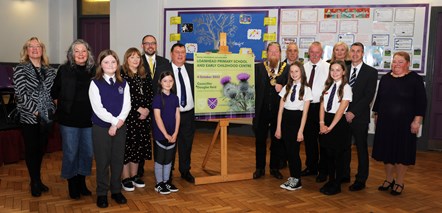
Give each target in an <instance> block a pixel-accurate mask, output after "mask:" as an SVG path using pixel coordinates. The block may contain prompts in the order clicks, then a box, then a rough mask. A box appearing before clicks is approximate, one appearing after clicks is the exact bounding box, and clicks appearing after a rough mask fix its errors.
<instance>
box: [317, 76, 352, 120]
mask: <svg viewBox="0 0 442 213" xmlns="http://www.w3.org/2000/svg"><path fill="white" fill-rule="evenodd" d="M341 83H342V82H341V81H337V82H334V83H333V84H332V85H331V86H330V88H329V89H328V90H327V92H326V93H325V94H324V104H323V105H324V110H325V112H328V113H336V111H338V108H339V105H340V104H341V103H340V102H339V96H338V94H339V92H338V91H339V86H341ZM335 84H336V92H335V95H334V99H333V105H332V108H331V110H330V111H327V103H328V99H329V98H330V93H331V91H332V89H333V86H334V85H335ZM343 93H344V94H342V100H343V101H344V100H348V101H350V102H351V101H352V97H353V93H352V91H351V87H350V85H348V84H345V86H344V91H343ZM347 108H348V107H347ZM347 108H345V110H344V112H345V111H347Z"/></svg>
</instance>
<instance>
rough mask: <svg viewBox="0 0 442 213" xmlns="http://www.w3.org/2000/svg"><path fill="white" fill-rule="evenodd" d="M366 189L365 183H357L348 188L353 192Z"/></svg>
mask: <svg viewBox="0 0 442 213" xmlns="http://www.w3.org/2000/svg"><path fill="white" fill-rule="evenodd" d="M364 188H365V183H362V182H360V181H355V182H354V183H353V184H352V185H351V186H350V187H348V189H349V190H350V191H352V192H355V191H361V190H362V189H364Z"/></svg>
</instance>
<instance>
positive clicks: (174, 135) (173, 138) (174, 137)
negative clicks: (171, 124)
mask: <svg viewBox="0 0 442 213" xmlns="http://www.w3.org/2000/svg"><path fill="white" fill-rule="evenodd" d="M177 137H178V134H176V133H175V134H173V135H172V139H171V140H170V141H169V143H175V142H176V138H177Z"/></svg>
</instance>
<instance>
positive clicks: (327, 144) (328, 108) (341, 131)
mask: <svg viewBox="0 0 442 213" xmlns="http://www.w3.org/2000/svg"><path fill="white" fill-rule="evenodd" d="M345 73H346V65H345V62H344V61H341V60H337V61H334V62H332V63H331V64H330V72H329V74H328V78H327V80H326V82H325V88H324V90H323V92H322V96H321V105H320V109H319V125H320V132H319V134H320V138H319V143H320V145H321V147H322V148H324V150H325V151H326V153H325V156H326V159H325V162H327V166H328V174H329V181H328V182H327V183H326V184H325V185H324V186H323V187H321V189H320V192H322V193H324V194H326V195H334V194H337V193H340V192H341V179H342V175H343V172H344V164H345V163H344V158H343V156H344V151H345V149H346V148H348V147H350V144H349V143H350V140H349V137H348V128H349V125H348V123H347V121H346V119H345V116H344V114H345V111H346V110H347V107H348V105H349V104H350V102H351V100H352V96H353V94H352V91H351V87H350V85H348V79H347V76H346V75H345Z"/></svg>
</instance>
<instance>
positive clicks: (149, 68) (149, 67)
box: [141, 35, 169, 93]
mask: <svg viewBox="0 0 442 213" xmlns="http://www.w3.org/2000/svg"><path fill="white" fill-rule="evenodd" d="M141 47H142V48H143V50H144V55H143V57H142V58H143V62H144V63H143V65H144V69H145V70H146V72H147V73H149V74H150V75H149V76H150V78H151V79H152V86H153V89H154V90H153V91H154V93H156V92H157V88H158V78H159V76H160V75H159V74H160V72H157V71H162V70H165V69H166V67H167V66H169V60H167V59H166V58H164V57H161V56H159V55H158V54H157V47H158V44H157V39H156V38H155V37H154V36H153V35H146V36H144V37H143V40H142V44H141Z"/></svg>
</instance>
